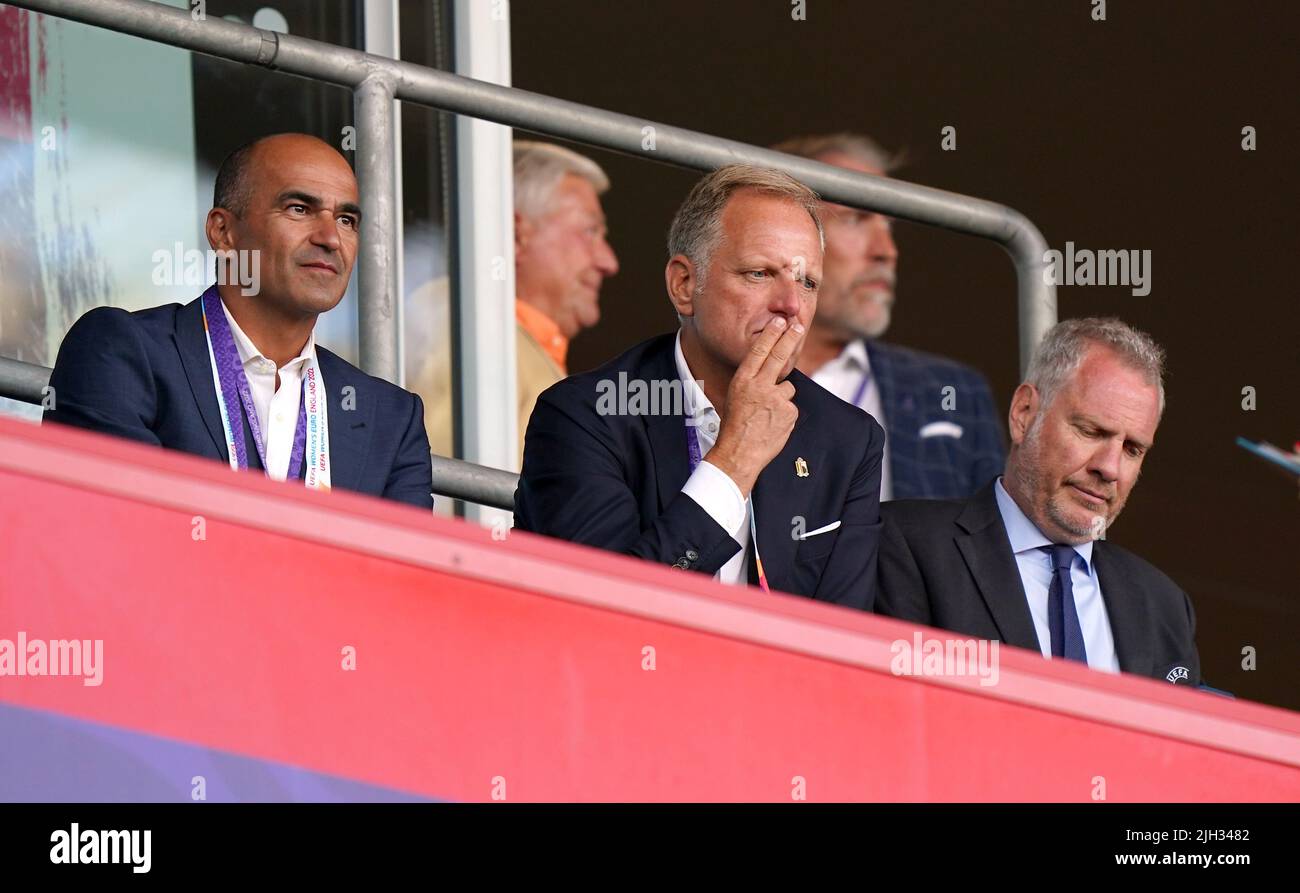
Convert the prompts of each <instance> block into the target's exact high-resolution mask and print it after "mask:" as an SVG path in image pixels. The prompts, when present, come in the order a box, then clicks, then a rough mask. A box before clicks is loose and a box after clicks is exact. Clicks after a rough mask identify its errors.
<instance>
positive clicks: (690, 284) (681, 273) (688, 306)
mask: <svg viewBox="0 0 1300 893" xmlns="http://www.w3.org/2000/svg"><path fill="white" fill-rule="evenodd" d="M664 284H665V285H667V286H668V300H670V301H672V302H673V309H674V310H675V311H677V315H678V316H694V315H695V288H696V285H697V284H698V279H697V277H696V271H695V263H694V262H693V261H692V260H691V259H690V258H689V257H687V256H686V255H684V254H678V255H676V256H674V257H673V258H672V260H670V261H668V266H667V267H665V268H664Z"/></svg>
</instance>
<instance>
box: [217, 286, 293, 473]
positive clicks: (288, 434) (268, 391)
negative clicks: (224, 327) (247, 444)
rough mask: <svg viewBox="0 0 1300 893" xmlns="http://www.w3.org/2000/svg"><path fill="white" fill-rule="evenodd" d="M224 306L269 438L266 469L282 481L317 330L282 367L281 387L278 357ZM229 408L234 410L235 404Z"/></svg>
mask: <svg viewBox="0 0 1300 893" xmlns="http://www.w3.org/2000/svg"><path fill="white" fill-rule="evenodd" d="M221 309H222V310H223V311H225V314H226V321H227V322H228V323H230V332H231V334H232V335H234V337H235V348H236V349H237V350H238V351H239V359H240V361H241V362H242V363H243V365H244V375H245V376H247V377H248V389H249V390H250V391H251V392H252V394H253V408H254V409H255V410H256V411H257V423H258V424H259V425H261V427H262V436H264V437H265V438H266V444H265V446H266V473H267V475H268V476H269V477H272V478H274V479H275V480H277V481H282V480H284V479H285V478H286V477H287V476H288V474H289V457H290V454H291V453H292V452H293V436H294V434H295V433H296V432H297V430H298V409H299V406H300V405H301V403H302V377H303V375H305V374H306V371H307V361H308V360H309V359H311V358H312V357H314V356H315V355H316V332H315V330H314V329H313V330H312V333H311V335H310V336H309V337H308V338H307V343H306V345H304V346H303V349H302V352H301V353H299V354H298V356H296V357H294V358H293V359H292V360H290V361H289V362H288V363H287V364H285V365H284V366H282V367H281V368H280V369H279V373H280V387H279V388H278V389H277V388H276V386H275V375H276V371H277V370H276V368H275V361H274V360H271V359H268V358H267V357H265V356H263V355H262V352H261V351H260V350H258V349H257V345H255V344H254V343H253V342H252V340H251V339H250V338H249V337H248V336H247V335H245V334H244V330H243V329H241V328H240V327H239V323H237V322H235V318H234V317H233V316H231V314H230V311H229V310H228V309H227V308H226V304H225V302H224V301H223V302H222V304H221ZM227 409H228V410H231V411H232V413H233V411H234V410H235V407H233V406H232V407H227ZM236 436H237V437H240V436H243V435H242V433H241V434H237V435H236ZM303 461H304V462H305V461H306V457H304V458H303Z"/></svg>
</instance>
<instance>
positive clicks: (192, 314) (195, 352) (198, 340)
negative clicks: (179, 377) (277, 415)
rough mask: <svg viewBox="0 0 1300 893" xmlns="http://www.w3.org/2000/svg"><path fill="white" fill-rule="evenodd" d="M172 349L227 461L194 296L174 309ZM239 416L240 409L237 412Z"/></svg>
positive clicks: (198, 303)
mask: <svg viewBox="0 0 1300 893" xmlns="http://www.w3.org/2000/svg"><path fill="white" fill-rule="evenodd" d="M172 339H173V340H174V341H175V342H176V350H177V352H178V353H179V354H180V358H181V365H182V366H183V367H184V368H185V377H186V378H187V379H188V380H189V383H190V390H191V391H192V392H193V394H194V402H195V404H196V405H197V406H198V410H199V416H200V417H201V418H202V419H203V424H204V426H205V427H206V428H207V429H208V434H210V435H212V444H213V446H215V447H216V450H217V455H218V456H220V457H221V458H222V459H224V460H226V461H227V462H229V461H230V451H229V450H227V449H226V431H225V426H224V425H223V424H222V423H221V408H220V406H218V405H217V391H216V386H215V385H214V384H213V383H212V362H211V361H210V360H209V359H208V339H207V336H206V335H205V334H204V332H203V305H202V303H201V299H200V298H195V299H194V300H193V301H190V302H189V303H188V304H186V305H185V306H184V307H182V308H181V309H180V310H179V311H177V313H176V328H175V330H174V331H173V332H172ZM241 416H242V413H241Z"/></svg>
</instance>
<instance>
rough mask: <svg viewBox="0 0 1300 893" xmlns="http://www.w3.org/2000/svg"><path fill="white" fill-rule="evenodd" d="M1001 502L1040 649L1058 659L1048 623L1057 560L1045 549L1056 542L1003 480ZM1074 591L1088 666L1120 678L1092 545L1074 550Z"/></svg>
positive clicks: (998, 487) (999, 489)
mask: <svg viewBox="0 0 1300 893" xmlns="http://www.w3.org/2000/svg"><path fill="white" fill-rule="evenodd" d="M993 492H994V493H995V495H996V496H997V500H998V511H999V512H1001V513H1002V524H1003V526H1005V527H1006V529H1007V539H1009V540H1011V551H1012V552H1013V553H1014V554H1015V556H1016V566H1017V567H1018V568H1019V569H1020V582H1021V584H1022V585H1023V586H1024V587H1025V597H1026V598H1027V599H1028V600H1029V613H1030V615H1031V616H1032V617H1033V618H1034V630H1035V632H1037V633H1038V647H1039V649H1040V650H1041V651H1042V652H1043V657H1051V656H1052V633H1051V627H1050V625H1049V624H1048V622H1047V591H1048V588H1049V587H1050V586H1051V585H1052V557H1051V554H1050V553H1049V552H1044V551H1043V550H1042V549H1041V548H1040V547H1041V546H1050V545H1052V541H1051V540H1049V539H1048V538H1047V537H1045V536H1043V533H1042V531H1041V530H1039V529H1038V527H1037V526H1036V525H1035V524H1034V522H1033V521H1030V520H1029V518H1028V517H1027V516H1026V515H1025V513H1024V512H1022V511H1021V510H1020V506H1018V505H1016V501H1015V500H1014V499H1012V498H1011V494H1010V493H1008V492H1007V491H1006V489H1005V488H1004V487H1003V486H1002V478H998V480H997V484H996V485H995V486H994V488H993ZM1070 585H1071V587H1072V588H1073V590H1074V608H1075V611H1076V612H1078V614H1079V626H1080V627H1081V628H1082V629H1083V647H1084V649H1085V650H1086V651H1087V652H1088V666H1090V667H1092V668H1093V669H1094V670H1106V671H1108V672H1111V673H1118V672H1119V657H1118V656H1117V655H1116V654H1115V639H1114V636H1113V635H1112V634H1111V631H1110V617H1109V616H1108V615H1107V614H1106V602H1105V600H1104V599H1103V598H1102V596H1101V581H1100V580H1098V579H1097V569H1096V568H1095V567H1094V566H1093V564H1092V541H1091V540H1089V541H1088V542H1086V543H1082V544H1080V545H1077V546H1075V547H1074V561H1073V563H1072V564H1071V565H1070Z"/></svg>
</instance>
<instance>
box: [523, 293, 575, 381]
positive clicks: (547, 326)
mask: <svg viewBox="0 0 1300 893" xmlns="http://www.w3.org/2000/svg"><path fill="white" fill-rule="evenodd" d="M515 321H516V322H518V323H519V325H521V326H523V329H524V331H525V332H527V333H528V334H529V335H530V336H532V339H533V340H534V341H536V342H537V343H538V344H539V345H540V346H541V348H542V350H544V351H546V355H547V356H548V357H550V358H551V361H552V362H554V363H555V365H556V367H558V368H559V370H560V371H561V372H565V371H566V369H565V362H566V360H567V358H568V355H569V339H568V338H565V337H564V335H563V334H562V333H561V332H560V327H559V326H558V325H557V324H556V322H555V320H553V319H551V318H550V317H549V316H547V315H546V314H545V313H543V312H542V311H540V310H538V309H537V308H536V307H534V306H533V305H532V304H529V303H527V302H525V301H520V300H516V301H515Z"/></svg>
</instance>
